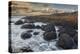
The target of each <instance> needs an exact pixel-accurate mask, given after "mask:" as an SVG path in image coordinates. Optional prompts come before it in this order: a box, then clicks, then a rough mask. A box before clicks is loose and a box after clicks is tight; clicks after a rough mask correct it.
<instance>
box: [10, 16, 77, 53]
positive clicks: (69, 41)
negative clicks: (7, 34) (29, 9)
mask: <svg viewBox="0 0 80 54" xmlns="http://www.w3.org/2000/svg"><path fill="white" fill-rule="evenodd" d="M32 18H33V17H30V16H29V17H21V19H20V17H19V18H16V21H15V20H14V19H13V17H12V19H11V20H12V21H13V22H15V23H14V24H11V26H12V27H11V29H12V31H11V32H12V33H11V40H12V41H11V45H12V50H11V52H18V51H22V52H33V51H34V52H39V51H52V50H63V49H77V48H78V34H77V33H78V32H77V31H76V29H77V26H76V28H74V26H70V25H69V24H67V23H64V24H62V25H61V24H60V25H57V26H56V25H55V24H54V23H51V22H50V23H49V22H48V23H47V22H46V23H43V22H37V21H38V20H39V19H36V20H34V19H32ZM27 45H29V47H27Z"/></svg>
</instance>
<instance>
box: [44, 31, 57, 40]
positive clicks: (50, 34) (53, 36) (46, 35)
mask: <svg viewBox="0 0 80 54" xmlns="http://www.w3.org/2000/svg"><path fill="white" fill-rule="evenodd" d="M43 35H44V36H43V38H44V39H45V40H47V41H51V40H54V39H56V38H57V36H56V33H55V32H45V33H44V34H43Z"/></svg>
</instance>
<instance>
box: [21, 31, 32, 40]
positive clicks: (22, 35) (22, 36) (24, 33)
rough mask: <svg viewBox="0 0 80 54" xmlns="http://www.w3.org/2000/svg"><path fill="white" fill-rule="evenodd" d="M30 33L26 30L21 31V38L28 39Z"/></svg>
mask: <svg viewBox="0 0 80 54" xmlns="http://www.w3.org/2000/svg"><path fill="white" fill-rule="evenodd" d="M31 36H32V35H31V34H30V33H28V32H23V33H22V34H21V38H22V39H23V40H25V39H29V38H31Z"/></svg>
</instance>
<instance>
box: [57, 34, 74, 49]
mask: <svg viewBox="0 0 80 54" xmlns="http://www.w3.org/2000/svg"><path fill="white" fill-rule="evenodd" d="M57 44H58V46H59V47H61V48H63V49H72V48H74V46H75V43H74V40H73V39H72V37H70V36H69V35H68V34H67V33H62V34H60V37H59V40H58V42H57Z"/></svg>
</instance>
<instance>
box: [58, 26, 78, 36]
mask: <svg viewBox="0 0 80 54" xmlns="http://www.w3.org/2000/svg"><path fill="white" fill-rule="evenodd" d="M59 32H60V34H62V33H67V34H69V35H70V36H71V37H73V36H74V35H75V34H76V33H77V31H76V30H75V29H73V28H71V27H61V28H59Z"/></svg>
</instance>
